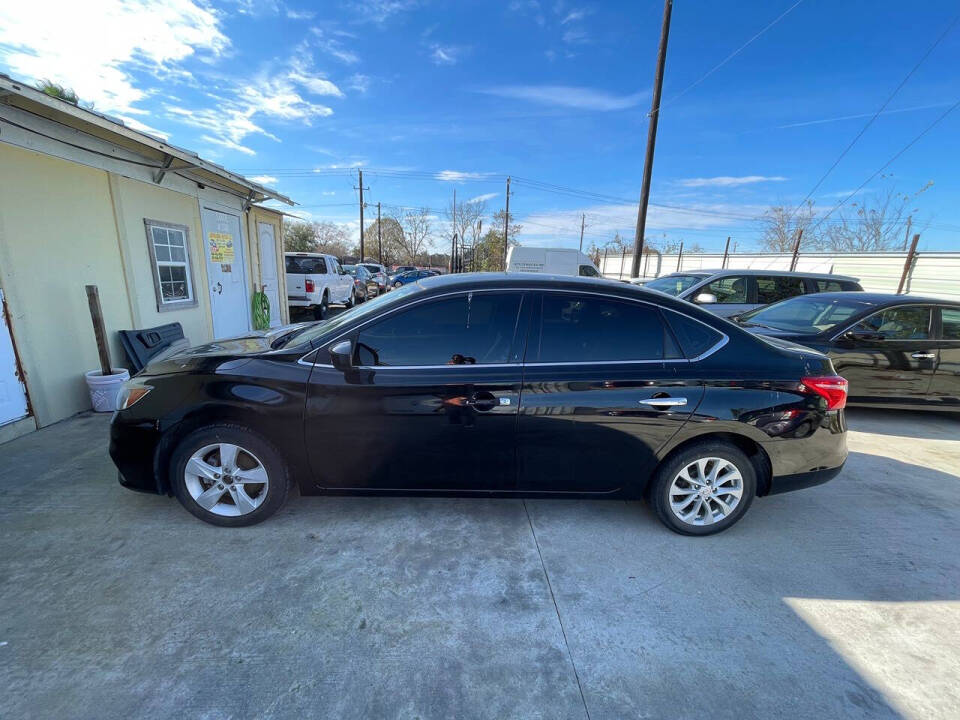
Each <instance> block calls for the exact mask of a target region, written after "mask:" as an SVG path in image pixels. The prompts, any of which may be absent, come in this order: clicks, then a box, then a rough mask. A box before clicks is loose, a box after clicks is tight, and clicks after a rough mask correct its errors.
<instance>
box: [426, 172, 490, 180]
mask: <svg viewBox="0 0 960 720" xmlns="http://www.w3.org/2000/svg"><path fill="white" fill-rule="evenodd" d="M487 176H488V173H478V172H460V171H459V170H441V171H440V172H438V173H437V174H436V175H434V177H435V178H436V179H437V180H443V181H444V182H463V181H464V180H482V179H484V178H486V177H487Z"/></svg>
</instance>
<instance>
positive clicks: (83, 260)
mask: <svg viewBox="0 0 960 720" xmlns="http://www.w3.org/2000/svg"><path fill="white" fill-rule="evenodd" d="M0 284H2V286H3V290H4V293H5V295H6V298H7V307H8V308H9V312H10V316H11V323H12V326H13V327H12V330H13V338H14V342H15V343H16V345H17V349H18V351H19V353H20V358H21V361H22V363H23V369H24V372H25V374H26V382H27V389H28V391H29V394H30V400H31V402H32V404H33V411H34V415H35V417H36V419H37V422H38V424H39V425H41V426H43V425H47V424H49V423H51V422H55V421H57V420H60V419H62V418H65V417H68V416H70V415H72V414H74V413H76V412H78V411H80V410H83V409H86V408H89V407H90V398H89V395H88V394H87V389H86V385H85V383H84V380H83V377H82V372H83V371H85V370H93V369H96V368H98V367H99V360H98V356H97V345H96V341H95V339H94V335H93V326H92V324H91V322H90V313H89V310H88V307H87V298H86V294H85V292H84V285H88V284H89V285H96V286H97V287H98V288H99V290H100V301H101V304H102V306H103V314H104V320H105V322H106V324H107V327H108V329H119V328H129V327H132V323H133V318H132V316H131V312H130V303H129V302H128V300H127V286H126V279H125V276H124V272H123V264H122V262H121V258H120V253H119V252H118V246H117V228H116V225H115V222H114V216H113V205H112V202H111V197H110V183H109V179H108V175H107V173H106V172H104V171H102V170H94V169H91V168H88V167H84V166H81V165H77V164H75V163H70V162H66V161H64V160H59V159H56V158H52V157H49V156H46V155H42V154H39V153H35V152H30V151H26V150H20V149H18V148H13V147H10V146H9V145H0ZM110 345H111V347H110V349H111V357H112V359H113V361H114V364H116V365H122V364H123V363H122V362H121V358H123V357H124V355H123V352H122V350H121V348H120V344H119V341H118V340H117V339H116V337H115V335H113V334H112V335H111V343H110Z"/></svg>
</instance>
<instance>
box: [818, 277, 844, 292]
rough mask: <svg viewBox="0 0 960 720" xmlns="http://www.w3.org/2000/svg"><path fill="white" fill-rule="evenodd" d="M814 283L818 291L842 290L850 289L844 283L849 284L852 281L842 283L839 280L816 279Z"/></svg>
mask: <svg viewBox="0 0 960 720" xmlns="http://www.w3.org/2000/svg"><path fill="white" fill-rule="evenodd" d="M813 284H814V287H816V288H817V292H841V291H843V290H849V289H850V288H849V287H844V284H846V285H849V284H850V283H841V282H840V281H839V280H814V281H813Z"/></svg>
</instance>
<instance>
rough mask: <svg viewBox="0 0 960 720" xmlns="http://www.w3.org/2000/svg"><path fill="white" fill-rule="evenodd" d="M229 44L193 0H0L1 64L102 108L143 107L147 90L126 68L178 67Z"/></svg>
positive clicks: (213, 14)
mask: <svg viewBox="0 0 960 720" xmlns="http://www.w3.org/2000/svg"><path fill="white" fill-rule="evenodd" d="M229 46H230V41H229V39H228V38H227V37H226V36H225V35H224V34H223V32H222V31H221V27H220V16H219V14H218V13H217V11H216V10H213V9H212V8H210V7H209V6H208V5H207V4H206V3H204V2H194V0H172V1H171V2H166V3H161V2H155V1H152V0H124V1H123V2H115V1H113V0H87V2H57V1H56V0H31V1H30V2H5V3H0V62H2V63H3V64H4V65H6V66H7V68H9V71H10V72H11V73H12V74H13V75H15V76H17V77H21V78H25V79H28V80H34V81H37V80H42V79H45V78H49V79H51V80H54V81H55V82H59V83H61V84H63V85H65V86H67V87H70V88H73V89H74V90H75V91H76V93H77V94H78V95H79V96H80V98H81V99H82V100H83V101H85V102H92V103H94V104H95V106H96V108H97V109H98V110H102V111H106V112H118V113H126V114H131V113H142V112H143V110H142V109H139V108H136V107H135V106H136V104H137V103H138V102H140V101H141V100H143V99H144V98H145V97H146V96H147V95H148V92H147V91H144V90H142V89H140V88H138V87H136V85H135V81H134V79H133V77H132V74H131V71H134V70H146V71H149V72H152V73H157V74H165V73H167V72H182V71H179V70H178V69H177V68H176V65H177V64H178V63H181V62H183V61H184V60H186V59H187V58H189V57H191V56H194V55H196V54H203V55H206V56H209V57H213V58H217V57H220V56H222V55H223V54H224V53H225V52H226V51H227V49H228V48H229Z"/></svg>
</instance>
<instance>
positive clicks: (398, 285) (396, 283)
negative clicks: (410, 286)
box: [393, 280, 403, 288]
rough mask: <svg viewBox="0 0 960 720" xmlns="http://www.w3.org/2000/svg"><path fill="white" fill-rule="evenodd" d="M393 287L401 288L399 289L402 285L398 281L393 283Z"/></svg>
mask: <svg viewBox="0 0 960 720" xmlns="http://www.w3.org/2000/svg"><path fill="white" fill-rule="evenodd" d="M393 286H394V287H395V288H401V287H403V283H402V282H400V281H399V280H397V282H395V283H394V284H393Z"/></svg>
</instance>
